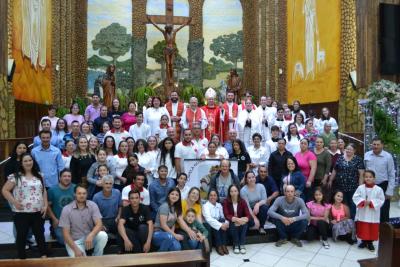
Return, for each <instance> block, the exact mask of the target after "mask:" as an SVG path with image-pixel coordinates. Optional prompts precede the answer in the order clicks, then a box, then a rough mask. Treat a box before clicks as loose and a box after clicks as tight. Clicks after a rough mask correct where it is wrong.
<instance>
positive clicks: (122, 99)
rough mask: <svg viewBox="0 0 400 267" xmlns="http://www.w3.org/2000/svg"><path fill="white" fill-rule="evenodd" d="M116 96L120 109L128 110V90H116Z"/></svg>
mask: <svg viewBox="0 0 400 267" xmlns="http://www.w3.org/2000/svg"><path fill="white" fill-rule="evenodd" d="M117 98H118V100H119V105H120V109H121V110H128V103H129V101H130V97H129V91H128V90H121V89H118V90H117Z"/></svg>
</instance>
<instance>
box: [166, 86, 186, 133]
mask: <svg viewBox="0 0 400 267" xmlns="http://www.w3.org/2000/svg"><path fill="white" fill-rule="evenodd" d="M165 108H166V109H167V111H168V113H169V117H170V118H171V126H172V127H173V128H174V129H175V132H176V139H177V140H180V136H181V127H180V125H179V123H180V121H181V117H182V114H183V112H184V111H185V110H186V106H185V104H184V103H183V102H181V101H179V96H178V92H176V91H172V92H171V94H170V97H169V101H168V102H167V103H166V104H165Z"/></svg>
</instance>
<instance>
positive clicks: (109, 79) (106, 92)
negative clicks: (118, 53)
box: [101, 64, 115, 108]
mask: <svg viewBox="0 0 400 267" xmlns="http://www.w3.org/2000/svg"><path fill="white" fill-rule="evenodd" d="M101 86H102V87H103V104H104V105H105V106H107V107H108V108H111V107H112V101H113V99H114V98H115V65H113V64H111V65H109V66H108V67H107V70H106V73H105V74H104V76H103V79H102V81H101Z"/></svg>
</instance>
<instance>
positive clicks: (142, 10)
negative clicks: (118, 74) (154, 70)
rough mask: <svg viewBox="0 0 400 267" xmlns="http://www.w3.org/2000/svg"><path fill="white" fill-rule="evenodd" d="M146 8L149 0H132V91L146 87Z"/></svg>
mask: <svg viewBox="0 0 400 267" xmlns="http://www.w3.org/2000/svg"><path fill="white" fill-rule="evenodd" d="M146 8H147V0H132V52H131V53H132V70H133V75H132V78H133V82H132V84H133V88H132V89H135V88H138V87H141V86H145V85H146V65H147V58H146V55H147V39H146V23H145V22H146V21H147V18H146Z"/></svg>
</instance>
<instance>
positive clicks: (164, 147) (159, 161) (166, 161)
mask: <svg viewBox="0 0 400 267" xmlns="http://www.w3.org/2000/svg"><path fill="white" fill-rule="evenodd" d="M174 155H175V144H174V140H172V138H170V137H167V138H165V139H164V140H162V141H161V143H160V151H159V152H158V154H157V157H156V165H157V166H160V165H165V166H167V167H168V175H167V177H168V178H171V179H174V180H175V179H176V170H175V159H174ZM154 177H155V178H157V177H158V174H156V173H155V174H154Z"/></svg>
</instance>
